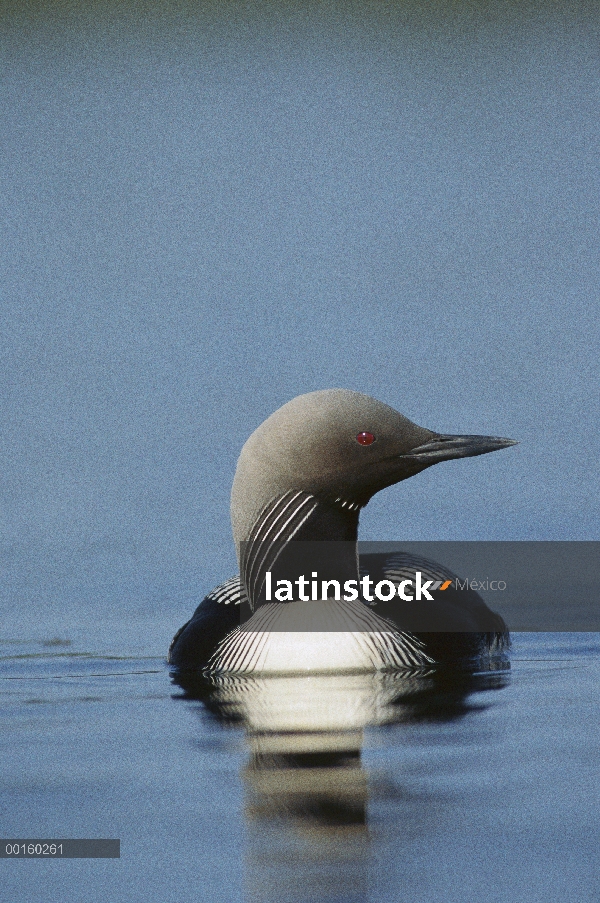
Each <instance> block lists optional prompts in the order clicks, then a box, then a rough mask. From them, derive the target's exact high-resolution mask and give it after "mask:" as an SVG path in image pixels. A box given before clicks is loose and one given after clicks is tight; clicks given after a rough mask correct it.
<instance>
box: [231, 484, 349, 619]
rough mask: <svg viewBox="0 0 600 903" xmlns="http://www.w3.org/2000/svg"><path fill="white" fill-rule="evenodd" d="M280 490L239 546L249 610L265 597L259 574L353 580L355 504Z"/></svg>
mask: <svg viewBox="0 0 600 903" xmlns="http://www.w3.org/2000/svg"><path fill="white" fill-rule="evenodd" d="M341 502H342V500H341V499H337V500H329V499H327V500H324V499H319V498H317V497H315V496H313V495H311V494H309V493H304V492H298V493H286V495H285V496H282V497H280V498H278V499H274V500H273V501H272V502H270V503H269V505H268V506H267V507H266V508H265V509H264V510H263V512H262V513H261V515H260V517H259V518H258V519H257V521H256V524H255V525H254V527H253V530H252V534H251V536H250V538H249V540H248V541H247V542H246V543H244V544H243V546H244V548H243V549H242V550H241V572H242V579H243V583H244V586H245V588H246V591H247V593H248V597H249V599H250V602H251V605H252V607H253V608H256V607H257V606H259V605H261V604H263V602H264V601H265V577H266V573H267V572H270V573H271V580H272V585H273V586H276V581H278V580H288V581H291V582H294V581H296V580H297V579H298V578H299V577H301V576H303V577H305V578H306V579H307V580H312V579H315V578H313V576H312V575H313V573H315V574H317V579H318V581H319V592H320V584H321V581H322V580H337V581H339V582H340V584H341V585H343V583H344V582H345V581H347V580H358V579H359V571H358V545H357V541H358V516H359V507H358V505H352V506H350V505H349V504H348V503H346V504H344V505H342V504H341Z"/></svg>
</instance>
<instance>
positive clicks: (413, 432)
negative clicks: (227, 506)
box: [231, 389, 516, 545]
mask: <svg viewBox="0 0 600 903" xmlns="http://www.w3.org/2000/svg"><path fill="white" fill-rule="evenodd" d="M515 444H516V443H515V442H513V441H512V440H511V439H499V438H496V437H492V436H447V435H441V434H439V433H434V432H432V431H431V430H428V429H425V428H424V427H421V426H417V425H416V424H415V423H412V421H410V420H408V418H406V417H404V416H403V415H402V414H399V413H398V412H397V411H395V410H394V409H393V408H391V407H389V406H388V405H386V404H383V403H382V402H380V401H377V400H376V399H375V398H371V397H370V396H369V395H363V394H361V393H360V392H351V391H349V390H348V389H325V390H322V391H319V392H310V393H308V394H307V395H299V396H298V397H297V398H294V399H292V401H289V402H288V403H287V404H285V405H283V407H281V408H279V410H277V411H275V413H274V414H271V416H270V417H268V418H267V420H265V421H264V423H262V424H261V425H260V426H259V427H258V429H257V430H255V431H254V433H252V435H251V436H250V438H249V439H248V441H247V442H246V444H245V445H244V447H243V449H242V452H241V454H240V457H239V461H238V465H237V470H236V474H235V479H234V481H233V489H232V493H231V520H232V526H233V534H234V539H235V541H236V545H238V544H239V543H240V542H242V541H245V540H247V539H248V537H249V536H250V533H251V531H252V528H253V526H254V524H255V522H256V519H257V518H258V515H259V514H260V512H261V511H262V510H263V509H264V508H265V506H266V505H268V504H269V503H270V502H272V500H273V499H275V498H279V497H281V496H283V495H285V494H286V493H289V492H290V491H291V490H301V491H303V492H306V493H310V494H311V495H312V496H315V497H316V498H317V499H318V500H320V501H322V502H323V503H324V504H336V503H337V504H340V503H342V502H343V503H345V504H347V505H348V507H349V509H350V510H358V508H359V507H362V506H364V505H366V504H367V502H368V501H369V499H370V498H371V497H372V496H373V495H374V494H375V493H376V492H379V491H380V490H381V489H384V488H385V487H386V486H392V485H393V484H394V483H399V482H400V481H401V480H405V479H407V478H408V477H411V476H413V475H414V474H416V473H419V472H420V471H422V470H425V468H426V467H431V465H432V464H437V463H438V462H440V461H449V460H451V459H453V458H465V457H470V456H472V455H483V454H486V453H487V452H491V451H496V450H497V449H501V448H506V447H507V446H509V445H515Z"/></svg>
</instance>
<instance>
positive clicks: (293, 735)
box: [175, 663, 508, 903]
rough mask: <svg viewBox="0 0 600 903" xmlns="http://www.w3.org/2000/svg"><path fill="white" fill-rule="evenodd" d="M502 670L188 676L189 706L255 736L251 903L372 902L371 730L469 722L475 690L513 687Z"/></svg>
mask: <svg viewBox="0 0 600 903" xmlns="http://www.w3.org/2000/svg"><path fill="white" fill-rule="evenodd" d="M494 667H495V670H490V671H488V672H485V673H482V672H479V673H476V674H468V673H464V672H460V673H457V672H452V673H448V672H440V671H431V672H427V673H421V674H410V675H407V674H401V673H376V674H353V675H348V674H338V675H310V676H305V677H304V676H293V677H266V678H260V677H241V676H220V677H213V678H210V679H206V678H201V677H197V676H190V675H189V674H185V675H184V674H179V675H176V676H175V680H176V682H177V683H178V684H179V685H180V686H181V687H182V688H183V689H184V691H185V696H186V698H188V699H198V700H201V701H202V703H203V705H204V706H205V707H206V708H207V709H208V710H209V711H210V712H212V713H213V714H214V715H215V716H216V717H217V718H219V719H220V720H222V721H225V722H237V723H241V724H243V725H244V727H245V730H246V738H247V743H248V746H249V757H248V761H247V763H246V765H245V767H244V769H243V779H244V786H245V814H246V822H247V829H248V841H247V857H246V884H247V899H248V900H249V901H251V903H274V901H277V903H296V901H311V903H313V901H314V903H321V901H327V903H337V901H340V903H341V901H344V903H355V901H356V903H359V901H366V900H367V899H368V898H369V891H368V887H369V861H370V848H369V846H370V841H369V831H368V817H367V804H368V799H369V781H368V777H367V772H366V771H365V768H364V767H363V764H362V760H361V752H362V746H363V732H364V729H365V728H367V727H369V726H381V725H389V724H398V723H411V722H415V721H445V722H447V721H453V720H456V719H459V718H461V717H462V716H463V715H465V714H466V713H467V712H470V711H473V706H472V705H471V704H470V703H469V701H468V697H469V695H470V694H471V693H473V692H475V691H481V690H491V689H500V688H501V687H503V686H505V685H506V681H507V678H508V671H507V668H508V665H507V663H500V664H496V665H495V666H494ZM397 777H398V778H399V780H401V777H400V776H397Z"/></svg>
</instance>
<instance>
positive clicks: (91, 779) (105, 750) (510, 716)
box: [0, 634, 600, 903]
mask: <svg viewBox="0 0 600 903" xmlns="http://www.w3.org/2000/svg"><path fill="white" fill-rule="evenodd" d="M73 649H74V647H71V646H61V645H58V644H57V643H56V644H55V645H46V646H43V645H42V644H41V643H39V642H37V643H33V642H31V643H29V642H27V641H26V640H23V639H22V640H20V641H19V642H18V643H17V642H12V643H11V642H5V643H4V644H3V645H2V660H1V663H0V664H1V672H0V676H1V679H0V692H1V716H2V733H1V737H2V740H1V743H2V754H3V755H2V772H1V780H2V830H1V832H0V833H2V835H3V836H4V837H22V838H28V837H47V838H50V837H59V838H69V837H112V838H117V837H118V838H120V840H121V858H120V859H106V860H89V859H88V860H83V859H81V860H74V859H71V860H62V861H48V860H45V861H39V860H35V861H32V860H30V861H23V860H21V861H13V860H7V859H4V860H2V861H1V863H0V868H1V869H2V885H3V888H4V898H5V899H7V900H9V899H10V900H12V901H14V903H19V901H27V903H33V901H36V903H37V901H40V903H55V901H56V903H58V901H65V900H77V901H79V903H85V901H94V903H96V901H98V903H99V901H103V903H104V901H111V903H119V901H128V903H130V901H138V900H139V901H144V903H147V901H161V903H167V901H177V903H180V901H184V900H199V901H211V903H212V901H215V903H216V901H223V903H233V901H253V903H254V901H256V903H258V901H261V903H262V901H269V903H286V901H290V903H291V901H306V903H318V901H330V903H333V901H336V903H337V901H339V903H342V901H344V903H354V901H367V900H368V901H380V900H381V901H386V903H387V901H405V900H406V901H411V903H420V901H423V903H425V901H427V903H431V901H432V900H444V901H447V903H453V901H456V903H465V901H474V900H478V901H494V903H500V901H507V903H508V901H510V903H515V901H519V903H533V901H544V903H546V901H547V900H561V901H562V903H565V901H577V903H585V901H592V900H594V901H596V900H597V899H598V896H599V893H600V875H599V866H598V855H597V851H598V840H599V831H598V822H599V814H598V813H599V811H600V808H599V805H598V803H599V799H598V796H599V792H598V786H599V782H598V774H599V773H600V743H599V740H600V729H599V724H598V721H599V719H598V706H597V699H598V687H599V682H600V635H598V634H571V635H566V634H544V635H543V634H517V635H515V636H514V637H513V650H512V653H511V667H510V670H506V671H496V672H492V673H487V674H482V675H478V676H475V677H473V678H472V679H469V680H464V681H462V682H460V681H459V682H457V681H456V680H447V681H444V680H440V679H436V678H435V677H433V676H429V677H423V678H419V679H401V678H392V677H364V678H363V677H347V676H346V677H337V678H336V677H330V678H314V677H313V678H302V679H290V678H288V679H287V680H277V679H273V678H272V679H270V680H265V681H257V680H254V681H237V682H230V683H227V682H224V683H223V685H221V686H219V687H216V688H215V687H213V688H212V689H210V688H208V689H207V688H202V687H195V688H188V690H187V692H186V691H184V689H182V688H181V687H179V686H177V685H176V684H174V683H173V682H172V681H171V678H170V676H169V673H168V671H167V669H166V666H165V663H164V660H163V659H161V658H139V657H138V658H135V657H121V656H119V655H118V654H115V655H113V656H108V655H95V654H94V655H92V654H85V653H84V652H79V653H78V652H74V651H73ZM194 694H195V695H196V696H199V697H202V698H193V697H194Z"/></svg>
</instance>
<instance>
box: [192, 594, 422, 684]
mask: <svg viewBox="0 0 600 903" xmlns="http://www.w3.org/2000/svg"><path fill="white" fill-rule="evenodd" d="M431 663H432V660H431V659H430V658H429V657H428V656H427V655H425V653H424V652H423V649H422V645H421V643H420V642H419V641H418V640H416V639H415V638H414V637H412V636H411V635H410V634H407V633H401V632H399V631H397V630H395V629H394V628H393V626H392V625H391V624H389V623H388V622H387V621H385V620H384V619H383V618H380V617H379V616H378V615H376V614H374V612H373V611H371V610H370V609H369V608H367V607H366V606H365V605H364V604H363V603H362V602H359V601H356V602H340V601H336V600H335V599H327V600H320V601H318V602H288V603H278V602H273V603H271V604H267V605H263V606H261V607H260V608H259V609H258V611H257V612H255V613H254V615H253V616H252V617H251V618H250V620H249V621H247V622H246V623H245V624H243V625H242V626H240V627H238V628H236V630H234V631H232V633H230V634H229V635H228V636H227V637H226V638H225V639H224V640H223V642H222V643H221V644H220V645H219V647H218V648H217V650H216V652H215V653H214V655H213V656H212V658H211V660H210V663H209V670H210V671H212V672H213V673H215V672H216V673H223V672H225V673H249V672H252V673H256V674H307V673H323V672H340V671H346V672H349V671H350V672H361V671H363V672H364V671H369V672H373V671H381V670H388V669H411V670H414V669H419V668H425V667H428V666H429V665H431Z"/></svg>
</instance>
